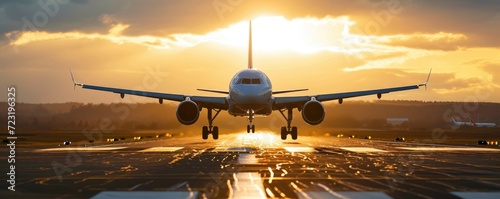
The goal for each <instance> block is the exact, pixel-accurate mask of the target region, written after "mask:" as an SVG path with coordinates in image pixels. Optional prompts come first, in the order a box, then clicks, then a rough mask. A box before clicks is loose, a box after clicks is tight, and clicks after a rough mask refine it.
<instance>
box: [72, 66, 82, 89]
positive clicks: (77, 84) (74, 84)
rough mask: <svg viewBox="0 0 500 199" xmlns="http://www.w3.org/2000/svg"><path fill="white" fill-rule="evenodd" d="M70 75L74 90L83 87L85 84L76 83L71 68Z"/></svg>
mask: <svg viewBox="0 0 500 199" xmlns="http://www.w3.org/2000/svg"><path fill="white" fill-rule="evenodd" d="M69 74H71V80H73V89H75V87H76V86H83V84H80V83H77V82H76V81H75V77H73V72H72V71H71V68H69Z"/></svg>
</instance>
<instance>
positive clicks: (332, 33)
mask: <svg viewBox="0 0 500 199" xmlns="http://www.w3.org/2000/svg"><path fill="white" fill-rule="evenodd" d="M353 24H354V22H352V21H350V20H349V19H348V18H347V17H340V18H330V17H327V18H323V19H317V18H300V19H286V18H285V17H282V16H261V17H258V18H255V19H253V20H252V31H253V35H252V40H253V49H254V50H256V51H283V50H291V51H298V52H306V53H307V52H317V51H321V50H330V51H335V50H338V49H341V48H342V46H345V45H352V43H349V44H347V43H346V41H349V42H352V41H355V40H353V39H352V38H349V37H351V34H350V32H349V28H350V27H351V26H352V25H353ZM207 36H208V37H209V38H210V40H212V41H216V42H219V43H223V44H228V45H235V46H240V47H246V46H247V45H248V40H247V39H246V38H248V21H240V22H238V23H235V24H232V25H230V26H229V27H227V28H223V29H218V30H216V31H214V32H211V33H209V34H208V35H207Z"/></svg>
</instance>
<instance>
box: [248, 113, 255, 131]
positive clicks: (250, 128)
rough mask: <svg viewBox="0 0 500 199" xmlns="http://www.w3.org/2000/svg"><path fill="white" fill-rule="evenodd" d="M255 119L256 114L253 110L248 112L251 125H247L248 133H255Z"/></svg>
mask: <svg viewBox="0 0 500 199" xmlns="http://www.w3.org/2000/svg"><path fill="white" fill-rule="evenodd" d="M253 118H254V112H253V110H252V109H250V110H248V120H249V121H250V124H249V125H247V133H250V131H252V133H255V125H253Z"/></svg>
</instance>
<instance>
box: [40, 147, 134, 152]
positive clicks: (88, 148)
mask: <svg viewBox="0 0 500 199" xmlns="http://www.w3.org/2000/svg"><path fill="white" fill-rule="evenodd" d="M124 148H127V147H64V148H48V149H38V150H35V151H38V152H47V151H112V150H119V149H124Z"/></svg>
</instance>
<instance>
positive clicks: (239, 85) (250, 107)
mask: <svg viewBox="0 0 500 199" xmlns="http://www.w3.org/2000/svg"><path fill="white" fill-rule="evenodd" d="M227 98H228V102H229V110H228V112H229V114H231V115H233V116H248V111H253V112H254V113H255V114H257V115H269V114H271V112H272V103H273V96H272V84H271V81H270V80H269V78H268V77H267V75H266V74H264V73H263V72H262V71H260V70H257V69H254V68H252V69H244V70H241V71H239V72H238V73H236V75H234V77H233V78H232V80H231V82H230V83H229V95H228V97H227Z"/></svg>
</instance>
